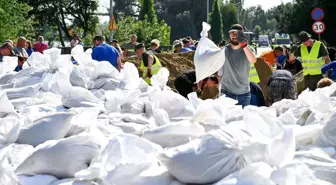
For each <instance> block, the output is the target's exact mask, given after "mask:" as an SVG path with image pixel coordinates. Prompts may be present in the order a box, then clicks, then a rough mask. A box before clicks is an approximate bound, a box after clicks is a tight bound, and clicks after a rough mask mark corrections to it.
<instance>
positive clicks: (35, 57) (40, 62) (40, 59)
mask: <svg viewBox="0 0 336 185" xmlns="http://www.w3.org/2000/svg"><path fill="white" fill-rule="evenodd" d="M50 65H51V61H50V57H48V56H47V55H43V54H42V53H40V52H33V53H32V54H31V55H30V56H29V58H28V59H27V62H25V63H24V64H23V66H22V68H23V70H26V69H28V68H31V67H34V68H41V69H50Z"/></svg>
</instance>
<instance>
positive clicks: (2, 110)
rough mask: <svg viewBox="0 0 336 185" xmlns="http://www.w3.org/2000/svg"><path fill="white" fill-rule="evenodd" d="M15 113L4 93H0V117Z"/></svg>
mask: <svg viewBox="0 0 336 185" xmlns="http://www.w3.org/2000/svg"><path fill="white" fill-rule="evenodd" d="M13 112H15V110H14V107H13V105H12V103H11V102H10V101H9V99H8V97H7V94H6V93H5V92H3V91H2V92H0V117H3V116H4V115H6V114H9V113H13Z"/></svg>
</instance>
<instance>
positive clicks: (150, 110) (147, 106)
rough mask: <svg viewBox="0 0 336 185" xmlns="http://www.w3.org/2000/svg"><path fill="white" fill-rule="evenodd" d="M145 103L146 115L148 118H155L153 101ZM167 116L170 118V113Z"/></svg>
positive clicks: (145, 101)
mask: <svg viewBox="0 0 336 185" xmlns="http://www.w3.org/2000/svg"><path fill="white" fill-rule="evenodd" d="M144 103H145V114H146V116H147V117H151V116H154V115H153V114H154V109H155V108H154V104H153V102H152V101H150V100H144ZM166 114H167V117H168V113H166Z"/></svg>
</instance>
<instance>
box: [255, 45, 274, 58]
mask: <svg viewBox="0 0 336 185" xmlns="http://www.w3.org/2000/svg"><path fill="white" fill-rule="evenodd" d="M267 50H272V49H271V48H266V47H262V48H257V57H259V56H260V55H261V54H262V53H263V52H264V51H267Z"/></svg>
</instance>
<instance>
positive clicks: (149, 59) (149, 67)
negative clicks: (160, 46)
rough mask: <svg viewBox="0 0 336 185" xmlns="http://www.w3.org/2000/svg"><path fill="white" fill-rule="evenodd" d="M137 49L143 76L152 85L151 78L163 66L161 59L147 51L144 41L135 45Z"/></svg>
mask: <svg viewBox="0 0 336 185" xmlns="http://www.w3.org/2000/svg"><path fill="white" fill-rule="evenodd" d="M135 51H136V54H137V55H138V58H139V59H140V60H141V64H140V70H141V72H142V78H143V79H144V80H145V81H146V82H147V83H148V84H149V85H150V84H151V81H150V78H151V77H152V76H153V75H154V74H156V73H158V72H159V71H160V69H161V67H162V65H161V63H160V60H159V59H158V58H157V57H156V56H155V55H154V54H153V53H151V52H148V51H146V50H145V45H144V44H142V43H139V44H137V45H135Z"/></svg>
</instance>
